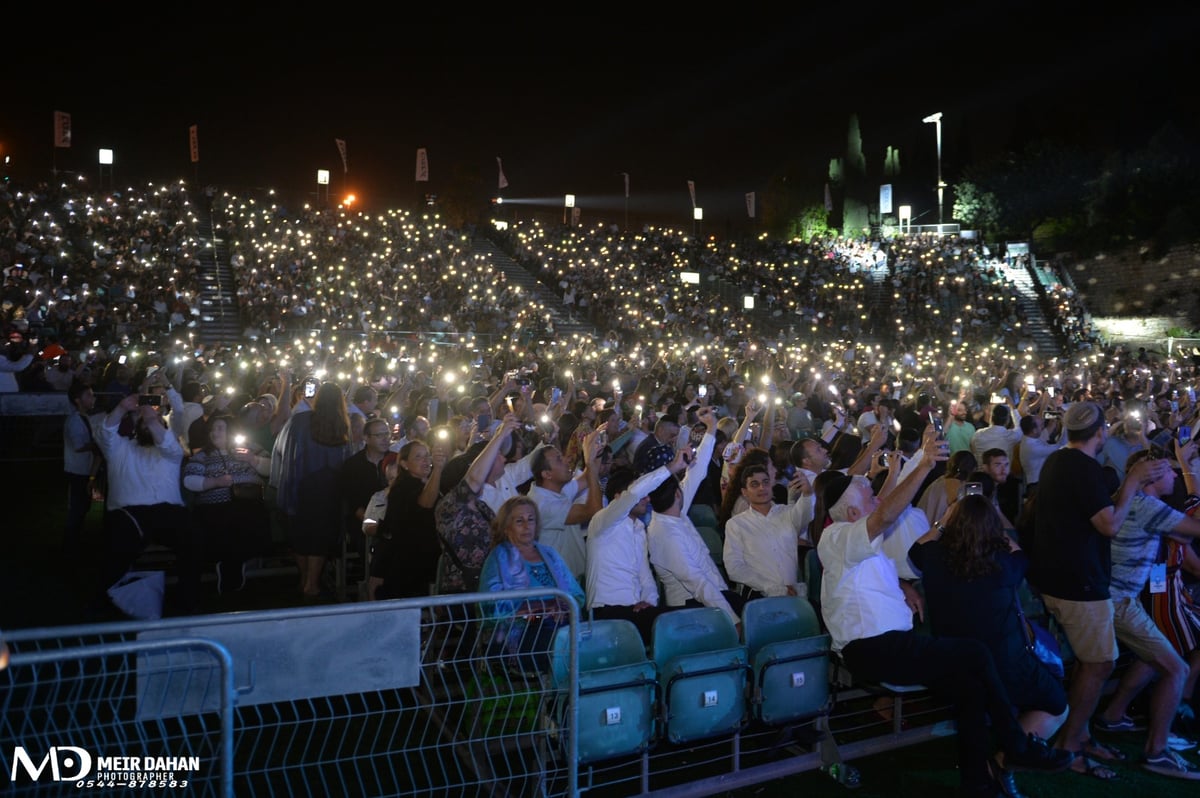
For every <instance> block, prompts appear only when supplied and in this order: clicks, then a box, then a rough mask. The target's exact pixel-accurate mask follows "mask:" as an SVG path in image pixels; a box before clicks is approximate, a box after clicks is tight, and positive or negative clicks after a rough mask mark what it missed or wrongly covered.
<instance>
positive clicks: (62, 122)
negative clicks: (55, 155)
mask: <svg viewBox="0 0 1200 798" xmlns="http://www.w3.org/2000/svg"><path fill="white" fill-rule="evenodd" d="M54 146H55V147H70V146H71V115H70V114H68V113H65V112H63V111H55V112H54Z"/></svg>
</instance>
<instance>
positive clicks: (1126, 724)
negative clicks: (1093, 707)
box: [1092, 715, 1146, 732]
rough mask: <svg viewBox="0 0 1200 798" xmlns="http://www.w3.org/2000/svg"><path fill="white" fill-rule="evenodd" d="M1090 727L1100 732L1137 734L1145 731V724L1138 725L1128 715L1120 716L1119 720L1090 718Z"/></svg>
mask: <svg viewBox="0 0 1200 798" xmlns="http://www.w3.org/2000/svg"><path fill="white" fill-rule="evenodd" d="M1092 725H1093V726H1095V727H1096V728H1097V729H1098V730H1100V731H1102V732H1139V731H1145V730H1146V724H1144V723H1138V722H1137V721H1136V720H1134V719H1133V718H1131V717H1129V716H1128V715H1122V716H1121V718H1120V720H1105V719H1104V718H1092Z"/></svg>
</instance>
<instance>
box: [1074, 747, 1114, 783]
mask: <svg viewBox="0 0 1200 798" xmlns="http://www.w3.org/2000/svg"><path fill="white" fill-rule="evenodd" d="M1075 762H1082V763H1083V769H1082V770H1080V769H1079V768H1077V767H1075ZM1075 762H1072V763H1071V767H1069V768H1068V770H1070V771H1071V772H1072V773H1078V774H1079V775H1080V776H1091V777H1092V778H1094V779H1100V781H1112V780H1113V779H1115V778H1116V777H1117V771H1115V770H1113V769H1112V768H1110V767H1109V766H1108V765H1106V764H1104V763H1103V762H1097V761H1096V760H1094V759H1092V758H1091V757H1090V756H1088V755H1087V754H1085V753H1083V752H1076V754H1075Z"/></svg>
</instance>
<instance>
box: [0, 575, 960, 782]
mask: <svg viewBox="0 0 1200 798" xmlns="http://www.w3.org/2000/svg"><path fill="white" fill-rule="evenodd" d="M548 593H555V594H556V595H558V596H560V597H561V598H563V599H567V596H566V594H563V593H559V592H558V591H550V590H547V589H544V588H539V589H535V590H530V591H521V592H510V593H503V594H459V595H445V596H430V597H423V598H414V599H400V600H393V601H379V602H354V603H345V604H335V605H326V606H319V607H304V608H294V609H283V610H269V611H258V612H239V613H228V614H219V615H205V616H193V617H182V618H166V619H162V620H158V621H152V622H124V623H113V624H100V625H89V626H72V627H54V628H43V629H17V630H9V631H8V632H7V633H6V635H7V642H8V645H9V647H10V649H11V652H12V655H11V660H10V664H9V667H8V668H7V669H6V670H3V671H0V708H2V709H3V716H2V718H0V765H2V766H3V776H0V784H3V787H0V792H4V793H5V794H11V795H38V796H41V795H56V794H64V795H65V794H72V795H77V794H79V789H78V788H77V787H76V783H77V782H78V781H79V780H80V779H82V780H83V781H85V782H86V781H87V779H88V778H91V777H98V776H101V775H103V776H105V777H106V781H105V784H106V785H107V783H108V778H107V777H111V781H112V782H113V783H114V787H111V788H109V787H107V786H106V788H105V789H106V794H114V795H120V794H130V795H132V794H135V793H136V794H137V795H145V794H146V789H147V786H148V782H149V778H145V779H143V778H142V776H147V777H149V776H151V775H155V776H161V775H163V774H164V773H165V774H166V775H167V776H173V777H175V781H176V786H174V787H171V786H170V785H169V783H168V784H167V785H159V786H156V788H155V791H154V792H152V794H165V795H187V796H194V795H214V796H234V795H236V796H238V798H244V797H246V796H289V797H290V796H307V795H311V796H321V798H324V797H325V796H328V795H362V796H392V795H405V796H408V795H412V796H463V795H479V796H505V798H507V797H508V796H525V795H528V796H577V795H579V794H581V793H586V794H589V795H614V796H618V795H619V796H630V795H656V796H660V795H680V796H683V795H688V796H699V795H711V794H715V793H720V792H725V791H728V790H730V789H737V788H740V787H744V786H749V785H753V784H758V783H762V782H765V781H769V780H772V779H777V778H780V777H783V776H788V775H792V774H797V773H802V772H805V771H810V770H817V769H821V770H825V771H827V772H828V773H830V775H833V776H834V777H835V778H838V779H839V780H844V777H845V774H846V773H847V772H848V770H852V768H848V767H847V766H846V764H845V763H846V762H847V761H849V760H852V759H854V758H857V757H861V756H866V755H868V754H872V753H877V752H880V751H885V750H891V749H894V748H899V747H903V746H906V745H911V744H914V743H916V742H921V741H924V740H928V739H931V738H932V737H933V736H937V735H940V734H944V733H948V729H947V725H946V723H945V718H946V717H948V715H947V713H946V711H945V709H944V708H939V707H937V706H936V705H932V706H926V707H925V708H924V709H923V710H921V711H920V712H918V713H917V714H909V715H908V717H909V718H910V720H911V721H912V726H913V728H910V729H909V730H906V731H903V732H898V731H894V730H893V729H892V727H891V726H890V725H879V724H873V723H872V722H870V721H869V720H868V721H866V722H864V721H863V718H864V717H867V718H869V717H870V715H871V709H870V700H871V697H870V696H869V695H867V694H865V693H863V694H862V695H861V697H859V696H855V695H853V694H851V692H847V691H842V692H840V693H839V694H838V695H837V696H836V698H837V704H836V705H835V707H834V709H835V712H834V713H833V714H832V715H828V716H823V717H820V718H817V719H815V721H814V722H811V723H803V724H796V725H784V726H771V725H766V724H761V723H755V722H752V721H750V720H749V719H748V720H747V722H746V723H744V724H743V726H742V727H741V729H740V730H738V731H737V732H736V733H734V734H733V735H725V736H721V737H718V738H715V739H711V740H699V741H691V742H688V743H686V744H672V743H670V742H669V741H668V740H666V739H664V738H663V736H662V735H659V736H657V737H656V738H655V739H654V741H653V743H652V744H651V745H650V746H648V747H647V748H646V750H642V751H639V752H635V753H632V754H629V755H626V756H621V757H618V758H613V759H601V760H600V761H590V760H589V761H586V762H585V763H583V764H581V763H580V762H579V759H580V757H579V756H578V753H579V750H580V749H579V740H578V739H576V730H577V729H579V728H580V723H581V721H582V722H583V723H584V725H585V726H587V725H588V723H591V724H592V726H595V725H596V723H597V722H599V723H601V724H603V723H621V722H631V719H629V718H627V717H622V716H621V714H620V712H614V709H611V708H608V706H607V705H605V712H602V713H599V714H600V716H604V717H598V718H596V719H593V718H583V719H581V718H580V717H579V714H578V713H579V694H580V678H581V674H580V671H579V648H578V641H579V635H580V634H581V633H582V634H585V635H586V634H587V629H588V628H589V627H588V626H586V619H581V618H580V617H579V615H578V613H576V612H575V611H572V612H571V613H570V616H569V630H570V635H569V646H568V648H567V649H566V652H567V653H566V656H567V662H566V663H565V667H566V668H567V676H568V678H567V679H565V680H563V679H562V678H560V677H561V675H562V673H561V669H562V667H563V665H564V663H563V662H562V661H561V660H557V661H556V667H557V668H559V673H558V674H556V679H555V680H553V681H552V680H551V679H549V678H547V676H546V675H545V674H538V673H536V672H530V669H528V668H514V667H512V665H511V663H510V662H508V661H507V660H505V659H504V658H502V657H501V656H499V655H498V654H497V653H495V652H494V651H493V650H492V649H491V647H489V645H488V641H489V640H491V638H492V635H491V633H490V626H489V625H488V622H487V621H485V620H483V619H489V618H494V615H493V614H492V612H491V603H492V602H494V601H495V600H497V599H500V598H503V599H516V600H518V601H519V600H520V599H522V598H525V597H534V596H539V597H540V596H545V595H547V594H548ZM567 603H568V604H569V603H570V602H569V601H567ZM499 620H501V621H504V620H507V619H506V618H500V619H499ZM564 625H565V624H564ZM560 642H561V641H560ZM584 678H585V680H586V674H584ZM660 681H661V679H660ZM554 683H557V684H559V685H565V687H557V688H556V687H553V686H552V684H554ZM922 712H923V713H927V714H926V715H924V716H923V715H922V714H921V713H922ZM660 721H661V718H658V719H656V720H655V722H656V723H658V724H659V725H660V726H661V722H660ZM835 738H836V742H835ZM135 757H136V758H137V759H136V760H135V759H134V758H135ZM584 759H585V760H586V759H587V757H584ZM69 763H70V764H69ZM85 764H86V765H88V766H89V768H90V770H89V771H88V772H87V773H83V772H81V770H82V769H83V765H85ZM100 765H104V769H103V770H101V769H100V767H99V766H100ZM168 765H169V766H170V767H167V766H168ZM160 766H161V767H160ZM76 777H78V778H76ZM184 778H186V779H187V782H188V783H187V786H186V787H184V786H181V785H180V784H179V782H180V781H182V780H183V779H184ZM161 780H164V779H155V781H161ZM165 780H166V781H168V782H169V781H170V779H169V778H167V779H165ZM122 785H123V786H122Z"/></svg>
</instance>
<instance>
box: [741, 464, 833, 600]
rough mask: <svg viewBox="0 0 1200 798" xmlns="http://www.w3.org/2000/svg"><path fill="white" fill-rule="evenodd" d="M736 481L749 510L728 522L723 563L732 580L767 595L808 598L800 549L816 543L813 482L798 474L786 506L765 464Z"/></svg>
mask: <svg viewBox="0 0 1200 798" xmlns="http://www.w3.org/2000/svg"><path fill="white" fill-rule="evenodd" d="M737 481H738V484H736V485H730V489H731V490H738V491H740V492H741V495H742V497H743V498H745V499H746V501H747V502H748V503H749V505H750V506H749V508H748V509H746V510H744V511H742V512H740V513H735V514H734V515H732V516H730V518H729V520H728V521H726V522H725V546H724V549H723V551H722V559H723V561H724V564H725V572H726V573H727V574H728V575H729V579H730V580H731V581H733V582H739V583H741V584H742V585H744V586H746V587H747V588H749V589H750V590H753V591H755V592H756V593H758V594H760V595H763V596H795V595H803V593H802V592H801V591H799V590H798V588H797V583H798V581H799V571H800V546H801V545H806V546H807V545H811V544H809V539H808V525H809V522H811V521H812V517H813V501H814V496H813V489H812V483H811V482H809V481H808V478H807V477H805V476H804V475H803V474H802V473H799V472H797V473H796V475H795V476H794V477H792V480H791V482H790V483H789V484H788V496H789V498H790V499H791V502H790V503H789V504H786V505H785V504H776V503H775V501H774V500H773V498H772V493H771V488H772V485H771V475H770V472H769V470H768V469H767V467H766V465H752V466H747V467H746V468H743V469H741V470H740V472H739V473H738V475H737Z"/></svg>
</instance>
